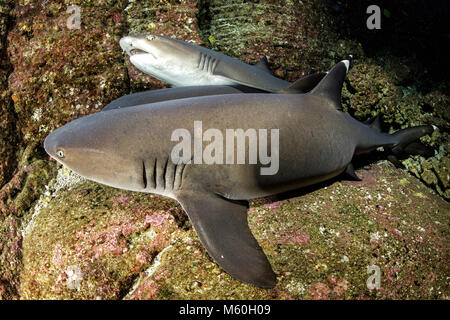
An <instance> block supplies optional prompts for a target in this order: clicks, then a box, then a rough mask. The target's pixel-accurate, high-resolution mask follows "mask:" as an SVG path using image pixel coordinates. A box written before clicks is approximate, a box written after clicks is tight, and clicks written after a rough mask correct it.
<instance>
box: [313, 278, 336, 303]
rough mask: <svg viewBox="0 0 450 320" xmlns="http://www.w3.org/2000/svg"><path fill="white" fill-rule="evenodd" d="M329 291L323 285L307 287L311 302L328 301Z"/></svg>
mask: <svg viewBox="0 0 450 320" xmlns="http://www.w3.org/2000/svg"><path fill="white" fill-rule="evenodd" d="M330 292H331V290H330V288H329V287H328V286H327V285H326V284H325V283H321V282H318V283H315V284H313V285H312V286H311V287H309V294H310V295H311V299H313V300H329V299H330V297H329V294H330Z"/></svg>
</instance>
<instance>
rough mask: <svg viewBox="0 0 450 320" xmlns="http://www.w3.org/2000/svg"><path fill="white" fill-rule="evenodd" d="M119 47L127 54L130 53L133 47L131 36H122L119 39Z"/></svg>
mask: <svg viewBox="0 0 450 320" xmlns="http://www.w3.org/2000/svg"><path fill="white" fill-rule="evenodd" d="M119 44H120V47H121V48H122V50H123V51H125V52H126V53H127V54H130V53H131V50H132V49H133V38H132V37H130V36H127V37H123V38H122V39H120V41H119Z"/></svg>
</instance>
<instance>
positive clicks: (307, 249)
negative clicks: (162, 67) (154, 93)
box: [0, 0, 450, 299]
mask: <svg viewBox="0 0 450 320" xmlns="http://www.w3.org/2000/svg"><path fill="white" fill-rule="evenodd" d="M339 3H340V2H339ZM344 3H346V2H345V1H344ZM69 5H77V6H79V8H80V13H81V16H80V18H81V19H80V22H81V24H80V28H79V29H77V28H69V27H68V24H67V23H68V22H69V25H70V23H73V20H71V19H72V18H73V14H74V13H75V11H69V12H67V11H66V10H67V9H68V7H69ZM344 7H345V6H344ZM344 7H339V5H337V4H336V3H334V2H333V1H324V2H322V1H320V2H319V1H312V0H303V1H298V0H294V1H291V0H279V1H278V0H277V1H266V0H260V1H243V0H231V1H227V3H226V4H224V3H223V2H222V1H203V0H197V1H195V0H181V1H175V0H164V1H133V0H130V1H125V0H101V1H91V0H75V1H71V2H70V3H69V2H68V1H64V0H58V1H41V0H39V1H38V0H18V1H12V0H0V58H1V59H0V106H1V109H0V125H1V128H2V130H1V131H0V299H17V298H24V299H25V298H27V299H39V298H57V299H65V298H80V299H85V298H92V299H94V298H102V299H120V298H126V299H143V298H145V299H146V298H152V299H175V298H189V299H190V298H193V299H194V298H242V299H247V298H249V299H250V298H273V299H290V298H293V299H309V298H313V299H315V298H324V299H325V298H330V299H335V298H336V299H350V298H362V299H366V298H369V299H371V298H431V299H435V298H436V299H441V298H444V299H445V298H447V299H448V297H449V292H448V280H446V279H447V277H448V274H449V270H448V255H446V252H448V246H449V226H448V221H449V212H450V208H449V206H448V202H445V201H444V200H442V199H447V201H448V199H450V182H449V179H450V170H449V166H450V163H449V161H450V160H449V159H450V144H449V141H450V137H449V129H450V125H449V110H450V106H449V101H450V98H449V90H448V84H446V83H435V82H433V81H432V79H429V78H427V74H426V72H425V71H424V70H425V69H426V68H425V66H424V65H423V62H422V61H419V60H418V59H416V58H415V57H413V56H412V55H410V54H409V52H408V54H407V55H406V56H394V55H393V54H392V53H390V52H389V51H380V52H379V53H377V54H376V55H373V54H372V55H370V56H369V54H368V53H367V52H366V48H365V47H364V46H363V45H362V44H361V43H360V42H359V41H358V40H357V39H355V38H353V37H351V36H349V34H348V33H346V32H344V31H343V30H346V22H345V21H343V20H342V19H341V18H342V15H341V13H342V10H344V9H345V8H344ZM71 17H72V18H71ZM347 28H348V26H347ZM141 32H153V33H158V34H165V35H168V36H172V37H175V38H178V39H182V40H186V41H192V42H194V43H196V44H201V45H205V46H207V47H209V48H212V49H216V50H220V51H222V52H224V53H226V54H229V55H231V56H234V57H236V58H239V59H242V60H243V61H245V62H248V63H255V62H256V61H258V60H259V59H260V58H261V57H262V56H264V55H266V56H268V57H269V61H270V65H271V67H272V69H273V71H274V72H275V74H276V75H277V76H279V77H282V78H284V79H286V80H289V81H294V80H296V79H297V78H299V77H301V76H302V75H306V74H308V73H310V72H315V71H323V70H327V69H329V68H330V67H331V66H332V65H333V64H334V63H335V62H336V61H338V60H340V59H342V58H345V57H347V55H348V54H352V55H353V56H354V67H353V68H352V69H351V71H350V73H349V74H348V78H347V80H346V83H345V86H344V90H343V105H344V109H345V111H346V112H348V113H349V114H351V115H352V116H354V117H356V118H357V119H359V120H366V119H367V118H369V117H372V116H374V115H376V114H377V113H381V114H382V115H383V123H382V125H383V129H385V130H386V131H395V130H398V129H400V128H404V127H407V126H411V125H418V124H435V125H437V126H438V127H439V130H437V131H435V132H434V133H433V135H432V136H431V137H425V138H423V139H422V140H423V142H424V143H425V144H427V145H428V146H431V147H433V148H434V149H435V150H436V153H435V155H434V156H432V157H430V158H423V157H419V156H412V157H409V158H407V159H404V160H403V165H404V166H405V167H406V169H407V170H408V171H409V172H410V173H411V174H412V175H414V176H415V177H411V176H410V175H409V174H407V173H405V171H402V170H400V169H394V168H393V167H392V166H389V165H387V164H384V163H383V164H377V165H374V166H373V167H372V168H371V169H370V170H368V171H366V170H362V171H360V172H359V174H360V175H361V176H362V177H363V178H364V180H363V182H358V183H356V182H334V183H333V184H330V185H329V186H328V187H327V188H326V189H325V188H322V189H318V190H315V191H313V192H312V193H305V194H303V195H301V196H293V197H291V198H289V199H286V200H283V201H275V202H270V201H271V200H269V199H260V200H255V201H252V202H251V208H252V209H251V210H250V212H249V221H250V224H251V227H252V230H253V232H254V234H255V236H256V237H257V239H258V240H259V242H260V243H261V245H262V247H263V248H264V250H265V252H266V253H267V255H268V257H269V260H270V261H271V263H272V265H273V267H274V270H275V271H276V273H277V275H278V285H277V287H276V288H275V289H274V290H269V291H266V290H260V289H257V288H254V287H251V286H247V285H243V284H242V283H240V282H238V281H236V280H234V279H232V278H231V277H230V276H228V275H227V274H226V273H224V272H223V271H221V269H220V268H218V267H217V265H215V264H214V263H213V262H212V261H211V259H210V258H209V256H208V255H207V254H206V253H205V250H204V248H203V247H202V246H201V244H200V243H199V241H198V239H197V237H196V234H195V232H194V231H193V230H192V227H191V225H190V222H189V220H188V219H187V218H186V216H185V214H184V212H183V210H182V209H181V207H180V206H179V205H178V204H177V203H176V202H174V201H172V200H169V199H166V198H162V197H158V196H149V195H144V194H137V193H131V192H126V191H123V190H122V191H121V190H115V189H111V188H107V187H104V186H101V185H98V184H95V183H92V182H87V181H84V180H79V179H78V178H76V176H73V175H71V174H70V173H68V172H67V171H66V170H63V169H61V168H59V169H58V167H57V165H56V163H55V162H54V161H49V157H48V156H47V155H46V154H45V152H44V151H43V148H42V142H43V139H44V138H45V137H46V135H47V134H48V133H50V132H51V131H52V130H54V129H55V128H57V127H59V126H61V125H63V124H65V123H67V122H68V121H70V120H73V119H75V118H78V117H81V116H83V115H86V114H89V113H93V112H98V111H99V110H101V108H102V107H103V106H104V105H105V104H107V103H109V102H110V101H112V100H113V99H115V98H118V97H120V96H122V95H124V94H127V93H130V92H136V91H141V90H145V89H149V88H152V89H153V88H161V87H164V86H166V85H165V84H164V83H162V82H160V81H158V80H156V79H153V78H151V77H149V76H146V75H143V74H141V73H139V72H138V70H137V69H136V68H134V67H133V66H132V65H131V64H130V63H129V60H128V59H127V58H126V57H125V55H124V54H123V53H122V52H121V49H120V46H119V44H118V41H119V39H120V37H121V36H123V35H126V34H136V33H141ZM424 88H425V89H424ZM419 179H420V181H419ZM432 190H434V191H435V192H436V193H437V194H438V195H436V194H435V193H434V192H433V191H432ZM38 200H39V201H38ZM272 200H273V199H272ZM369 265H375V266H378V267H379V268H380V270H381V274H382V275H381V289H379V290H376V289H374V290H372V291H370V290H368V289H367V286H366V281H367V278H368V277H369V276H370V274H368V273H367V266H369Z"/></svg>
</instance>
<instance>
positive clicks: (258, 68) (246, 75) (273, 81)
mask: <svg viewBox="0 0 450 320" xmlns="http://www.w3.org/2000/svg"><path fill="white" fill-rule="evenodd" d="M120 46H121V48H122V49H123V50H124V51H125V52H126V53H127V54H128V55H129V56H130V62H131V63H132V64H133V65H134V66H135V67H136V68H138V69H139V70H140V71H142V72H144V73H146V74H148V75H151V76H153V77H155V78H157V79H159V80H161V81H164V82H166V83H168V84H170V85H172V86H174V87H179V86H205V85H228V86H234V85H242V86H246V87H251V88H255V89H259V90H263V91H266V92H280V93H281V92H283V91H284V90H286V89H288V88H290V87H291V83H290V82H288V81H285V80H282V79H279V78H277V77H275V76H274V75H273V74H272V72H271V70H270V68H269V66H268V62H267V58H266V57H263V58H262V59H261V60H260V61H259V62H258V63H257V64H256V65H254V66H252V65H249V64H246V63H244V62H242V61H240V60H238V59H235V58H232V57H229V56H227V55H224V54H222V53H220V52H217V51H213V50H210V49H208V48H205V47H202V46H198V45H195V44H192V43H188V42H185V41H182V40H177V39H173V38H169V37H166V36H160V35H152V34H138V35H129V36H126V37H123V38H122V39H120ZM180 75H182V76H180ZM324 75H325V73H316V74H313V75H309V76H308V77H305V78H304V79H303V84H302V87H301V88H296V93H299V92H307V91H309V90H311V89H312V88H313V87H314V86H315V85H316V84H317V83H318V82H319V81H320V80H321V79H322V78H323V76H324ZM308 83H309V85H307V84H308ZM302 90H303V91H302ZM289 93H290V92H289Z"/></svg>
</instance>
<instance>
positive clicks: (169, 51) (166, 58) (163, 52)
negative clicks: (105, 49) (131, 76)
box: [120, 34, 231, 86]
mask: <svg viewBox="0 0 450 320" xmlns="http://www.w3.org/2000/svg"><path fill="white" fill-rule="evenodd" d="M120 46H121V48H122V50H124V51H125V52H126V53H127V54H128V55H129V57H130V62H131V63H132V64H133V65H134V66H135V67H136V68H138V69H139V70H141V71H142V72H144V73H146V74H148V75H151V76H153V77H155V78H158V79H160V80H162V81H164V82H167V83H169V84H171V85H173V86H184V85H186V83H189V84H191V85H213V84H217V85H227V84H230V83H231V82H230V81H224V80H223V79H218V78H217V77H214V76H213V75H212V74H211V69H208V68H206V67H205V66H206V64H205V63H202V52H201V47H198V46H193V45H190V44H189V43H187V42H184V41H180V40H176V39H172V38H169V37H165V36H159V35H152V34H138V35H129V36H126V37H123V38H122V39H120ZM211 66H212V64H211Z"/></svg>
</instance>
